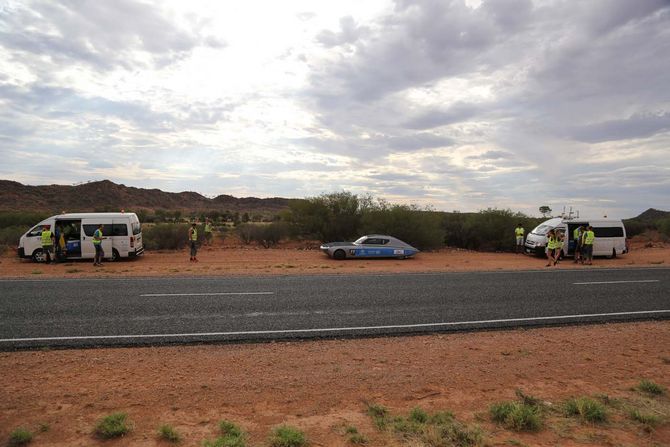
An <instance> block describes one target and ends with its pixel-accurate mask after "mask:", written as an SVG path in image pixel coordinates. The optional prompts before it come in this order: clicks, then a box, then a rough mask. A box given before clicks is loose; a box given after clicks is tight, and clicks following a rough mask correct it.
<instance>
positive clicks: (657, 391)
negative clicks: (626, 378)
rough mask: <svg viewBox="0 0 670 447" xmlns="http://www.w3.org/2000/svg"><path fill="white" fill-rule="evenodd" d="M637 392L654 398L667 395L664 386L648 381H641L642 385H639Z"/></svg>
mask: <svg viewBox="0 0 670 447" xmlns="http://www.w3.org/2000/svg"><path fill="white" fill-rule="evenodd" d="M637 390H638V391H642V392H643V393H647V394H651V395H654V396H660V395H662V394H665V387H664V386H662V385H659V384H657V383H655V382H652V381H651V380H646V379H643V380H640V383H638V385H637Z"/></svg>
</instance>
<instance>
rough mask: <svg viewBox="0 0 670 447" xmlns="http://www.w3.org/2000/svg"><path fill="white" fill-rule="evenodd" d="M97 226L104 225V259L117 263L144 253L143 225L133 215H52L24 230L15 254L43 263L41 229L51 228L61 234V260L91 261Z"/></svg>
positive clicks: (44, 257)
mask: <svg viewBox="0 0 670 447" xmlns="http://www.w3.org/2000/svg"><path fill="white" fill-rule="evenodd" d="M100 224H103V229H102V235H103V236H104V237H105V239H103V240H102V250H103V251H104V253H105V258H107V259H111V260H112V261H116V260H118V259H120V258H133V257H136V256H141V255H142V254H143V253H144V246H143V244H142V226H141V225H140V220H139V219H138V218H137V215H136V214H135V213H72V214H59V215H57V216H51V217H49V218H48V219H44V220H43V221H42V222H40V223H38V224H37V225H35V226H34V227H33V228H31V229H30V230H29V231H27V232H26V233H25V234H24V235H23V236H21V239H20V240H19V250H18V255H19V257H21V258H32V259H33V261H35V262H44V261H45V260H46V256H45V255H44V253H43V252H42V226H43V225H50V226H51V228H50V229H51V231H52V232H53V233H58V234H62V235H63V239H64V241H65V250H64V251H63V252H62V256H61V259H93V257H94V256H95V247H94V246H93V233H94V232H95V230H96V229H97V228H98V225H100ZM56 244H58V240H56Z"/></svg>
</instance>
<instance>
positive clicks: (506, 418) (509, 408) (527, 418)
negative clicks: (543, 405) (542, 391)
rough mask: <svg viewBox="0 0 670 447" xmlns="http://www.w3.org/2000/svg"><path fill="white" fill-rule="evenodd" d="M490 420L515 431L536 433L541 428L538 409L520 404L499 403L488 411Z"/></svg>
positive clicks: (534, 406) (540, 417) (539, 410)
mask: <svg viewBox="0 0 670 447" xmlns="http://www.w3.org/2000/svg"><path fill="white" fill-rule="evenodd" d="M489 411H490V413H491V419H492V420H493V421H494V422H497V423H499V424H502V425H503V426H504V427H505V428H508V429H510V430H515V431H538V430H540V429H541V428H542V414H541V409H540V407H538V406H536V405H528V404H524V403H520V402H499V403H495V404H493V405H491V407H490V409H489Z"/></svg>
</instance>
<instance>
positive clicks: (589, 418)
mask: <svg viewBox="0 0 670 447" xmlns="http://www.w3.org/2000/svg"><path fill="white" fill-rule="evenodd" d="M565 414H566V415H568V416H573V417H578V418H580V419H582V420H583V421H586V422H591V423H598V422H605V421H606V420H607V412H606V410H605V406H604V405H603V404H601V403H600V402H598V401H596V400H594V399H591V398H590V397H577V398H573V399H569V400H568V401H567V402H566V403H565Z"/></svg>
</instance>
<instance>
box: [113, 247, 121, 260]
mask: <svg viewBox="0 0 670 447" xmlns="http://www.w3.org/2000/svg"><path fill="white" fill-rule="evenodd" d="M120 260H121V255H119V252H118V251H117V250H116V248H112V259H111V261H112V262H118V261H120Z"/></svg>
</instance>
